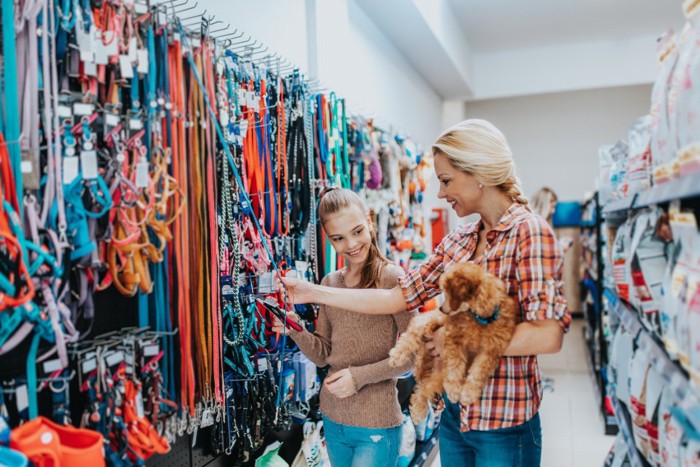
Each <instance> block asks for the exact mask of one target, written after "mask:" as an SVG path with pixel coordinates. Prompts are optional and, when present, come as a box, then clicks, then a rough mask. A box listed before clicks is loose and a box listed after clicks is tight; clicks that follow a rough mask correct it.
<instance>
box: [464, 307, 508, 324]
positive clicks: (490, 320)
mask: <svg viewBox="0 0 700 467" xmlns="http://www.w3.org/2000/svg"><path fill="white" fill-rule="evenodd" d="M500 311H501V309H500V308H499V307H498V306H496V309H495V310H493V316H491V317H490V318H483V317H481V316H479V315H477V314H476V313H474V312H473V311H472V310H469V313H471V314H472V317H473V318H474V319H475V320H476V322H477V323H479V324H481V325H482V326H488V325H489V324H491V323H493V322H494V321H496V320H497V319H498V315H499V314H500Z"/></svg>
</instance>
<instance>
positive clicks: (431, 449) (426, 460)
mask: <svg viewBox="0 0 700 467" xmlns="http://www.w3.org/2000/svg"><path fill="white" fill-rule="evenodd" d="M439 429H440V428H439V427H438V428H436V429H435V430H434V431H433V434H432V435H430V438H428V439H427V440H425V441H418V442H416V455H415V457H414V458H413V460H412V461H411V463H410V464H409V467H421V466H424V465H427V466H429V465H431V464H432V463H433V461H434V460H435V457H437V454H438V449H437V446H438V431H439Z"/></svg>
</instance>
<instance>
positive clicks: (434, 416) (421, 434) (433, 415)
mask: <svg viewBox="0 0 700 467" xmlns="http://www.w3.org/2000/svg"><path fill="white" fill-rule="evenodd" d="M443 397H444V396H443ZM440 415H441V412H438V411H436V410H435V409H434V408H433V406H432V405H429V406H428V416H427V417H426V418H425V420H423V421H422V422H420V423H419V424H418V425H416V439H417V440H418V441H426V440H428V439H430V437H431V436H432V435H433V431H435V429H436V428H437V427H438V426H439V425H440Z"/></svg>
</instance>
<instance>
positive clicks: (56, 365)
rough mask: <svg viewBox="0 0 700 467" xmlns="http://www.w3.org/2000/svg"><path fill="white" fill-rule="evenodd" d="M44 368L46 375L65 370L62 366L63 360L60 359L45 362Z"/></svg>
mask: <svg viewBox="0 0 700 467" xmlns="http://www.w3.org/2000/svg"><path fill="white" fill-rule="evenodd" d="M43 366H44V373H46V374H51V373H53V372H56V371H58V370H62V369H63V365H61V360H59V359H58V358H56V359H54V360H47V361H45V362H44V364H43Z"/></svg>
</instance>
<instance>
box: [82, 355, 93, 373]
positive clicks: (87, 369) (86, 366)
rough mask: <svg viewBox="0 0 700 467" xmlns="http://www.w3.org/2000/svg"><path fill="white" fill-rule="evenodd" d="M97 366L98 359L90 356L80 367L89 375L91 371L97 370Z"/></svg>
mask: <svg viewBox="0 0 700 467" xmlns="http://www.w3.org/2000/svg"><path fill="white" fill-rule="evenodd" d="M96 368H97V360H96V359H94V358H90V359H88V360H85V361H83V362H82V363H81V364H80V369H81V370H82V372H83V374H84V375H88V374H90V373H91V372H93V371H95V369H96Z"/></svg>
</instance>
